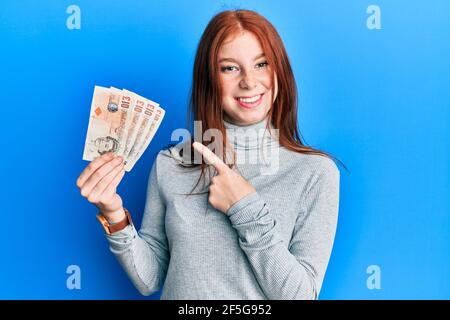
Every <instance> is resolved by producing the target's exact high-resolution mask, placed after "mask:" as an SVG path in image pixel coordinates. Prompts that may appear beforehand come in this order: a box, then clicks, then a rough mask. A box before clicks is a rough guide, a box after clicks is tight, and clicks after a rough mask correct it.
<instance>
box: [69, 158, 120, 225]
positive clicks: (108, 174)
mask: <svg viewBox="0 0 450 320" xmlns="http://www.w3.org/2000/svg"><path fill="white" fill-rule="evenodd" d="M124 174H125V170H124V162H123V159H122V158H121V157H120V156H114V154H113V153H112V152H108V153H105V154H103V155H102V156H100V157H97V158H96V159H95V160H94V161H92V162H91V163H90V164H89V165H88V166H87V167H86V168H85V169H84V170H83V172H81V174H80V176H79V177H78V179H77V187H78V188H79V189H80V193H81V195H82V196H83V197H85V198H86V199H87V200H88V201H89V202H91V203H92V204H94V205H95V206H96V207H97V208H98V209H99V210H100V212H101V213H102V214H103V215H104V216H105V218H106V219H108V221H109V222H118V221H121V220H122V219H123V218H124V217H125V212H124V210H123V206H122V198H120V196H119V195H118V194H117V192H116V190H117V186H118V185H119V183H120V181H121V180H122V178H123V176H124Z"/></svg>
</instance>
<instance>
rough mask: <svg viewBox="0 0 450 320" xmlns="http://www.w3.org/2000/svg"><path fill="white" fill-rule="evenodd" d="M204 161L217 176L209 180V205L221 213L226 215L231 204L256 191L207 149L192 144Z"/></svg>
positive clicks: (200, 145)
mask: <svg viewBox="0 0 450 320" xmlns="http://www.w3.org/2000/svg"><path fill="white" fill-rule="evenodd" d="M192 146H193V147H194V149H195V150H197V151H198V152H199V153H200V154H201V155H202V156H203V158H204V159H205V162H206V163H207V164H210V165H212V166H214V168H216V170H217V173H218V174H217V175H216V176H214V177H212V178H211V184H210V186H209V198H208V200H209V203H211V205H212V206H213V207H214V208H215V209H217V210H220V211H222V212H223V213H227V211H228V209H230V208H231V206H232V205H233V204H235V203H236V202H238V201H239V200H241V199H242V198H244V197H245V196H246V195H248V194H250V193H252V192H255V191H256V189H255V188H254V187H253V186H252V185H251V184H250V183H249V182H248V181H247V180H245V179H244V178H243V177H242V176H241V175H240V174H239V173H237V172H236V171H235V170H232V169H230V168H229V167H228V166H227V165H226V164H225V163H224V162H223V161H222V160H221V159H220V158H219V157H217V156H216V155H215V154H214V153H213V152H212V151H211V150H209V149H208V147H206V146H204V145H203V144H201V143H198V142H194V143H193V145H192Z"/></svg>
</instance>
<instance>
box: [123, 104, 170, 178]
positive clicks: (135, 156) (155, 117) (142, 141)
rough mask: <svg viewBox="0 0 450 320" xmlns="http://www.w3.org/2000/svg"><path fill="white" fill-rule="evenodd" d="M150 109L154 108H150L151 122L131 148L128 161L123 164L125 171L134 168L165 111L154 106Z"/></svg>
mask: <svg viewBox="0 0 450 320" xmlns="http://www.w3.org/2000/svg"><path fill="white" fill-rule="evenodd" d="M152 107H154V108H151V109H153V113H152V117H151V121H148V123H147V125H146V127H143V128H142V134H141V136H140V138H139V140H137V141H136V142H135V143H134V145H133V147H132V148H131V151H130V154H129V155H128V161H127V163H126V164H125V170H127V169H128V170H131V169H132V168H133V167H134V165H135V164H136V162H137V160H139V158H140V157H141V156H142V154H143V153H144V152H145V150H146V149H147V147H148V145H149V144H150V142H151V141H152V139H153V137H154V135H155V133H156V131H157V130H158V129H159V126H160V125H161V122H162V121H163V118H164V116H165V110H164V109H163V108H161V107H160V106H156V105H155V106H152Z"/></svg>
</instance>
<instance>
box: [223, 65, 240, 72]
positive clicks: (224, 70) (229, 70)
mask: <svg viewBox="0 0 450 320" xmlns="http://www.w3.org/2000/svg"><path fill="white" fill-rule="evenodd" d="M220 70H221V71H222V72H231V71H235V70H237V67H235V66H223V67H221V68H220Z"/></svg>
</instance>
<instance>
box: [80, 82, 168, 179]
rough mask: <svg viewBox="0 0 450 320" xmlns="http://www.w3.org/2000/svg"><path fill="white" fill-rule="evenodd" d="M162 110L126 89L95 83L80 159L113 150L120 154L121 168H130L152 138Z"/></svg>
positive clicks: (90, 159)
mask: <svg viewBox="0 0 450 320" xmlns="http://www.w3.org/2000/svg"><path fill="white" fill-rule="evenodd" d="M164 113H165V111H164V110H163V109H162V108H161V106H160V105H159V104H158V103H156V102H154V101H152V100H149V99H146V98H144V97H142V96H140V95H138V94H136V93H134V92H131V91H129V90H126V89H123V90H121V89H118V88H115V87H110V88H106V87H101V86H95V87H94V94H93V97H92V102H91V109H90V115H89V123H88V130H87V134H86V140H85V145H84V151H83V160H87V161H92V160H94V159H95V158H97V157H99V156H101V155H102V154H104V153H107V152H114V153H115V154H117V155H121V156H123V158H124V163H125V170H126V171H130V170H131V169H132V168H133V166H134V165H135V164H136V162H137V161H138V160H139V158H140V157H141V156H142V154H143V153H144V152H145V150H146V148H147V147H148V145H149V144H150V142H151V140H152V139H153V137H154V135H155V133H156V131H157V130H158V128H159V125H160V123H161V122H162V119H163V117H164ZM161 114H162V116H161Z"/></svg>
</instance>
